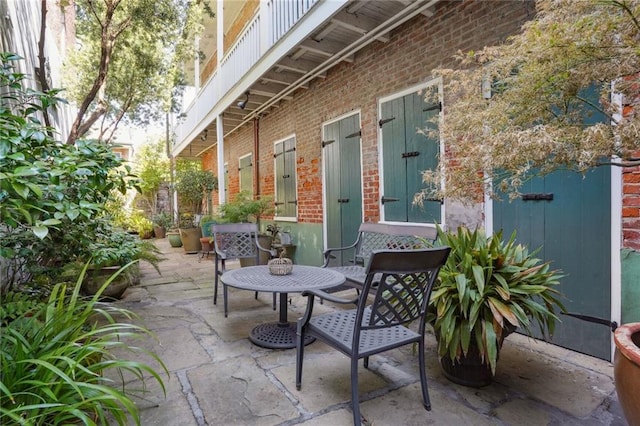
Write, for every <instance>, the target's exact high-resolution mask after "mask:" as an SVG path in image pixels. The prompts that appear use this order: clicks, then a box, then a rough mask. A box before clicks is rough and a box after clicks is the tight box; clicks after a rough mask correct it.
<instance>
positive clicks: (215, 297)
mask: <svg viewBox="0 0 640 426" xmlns="http://www.w3.org/2000/svg"><path fill="white" fill-rule="evenodd" d="M213 276H214V277H215V278H214V279H213V304H214V305H215V304H217V303H218V260H217V259H216V266H215V270H214V271H213Z"/></svg>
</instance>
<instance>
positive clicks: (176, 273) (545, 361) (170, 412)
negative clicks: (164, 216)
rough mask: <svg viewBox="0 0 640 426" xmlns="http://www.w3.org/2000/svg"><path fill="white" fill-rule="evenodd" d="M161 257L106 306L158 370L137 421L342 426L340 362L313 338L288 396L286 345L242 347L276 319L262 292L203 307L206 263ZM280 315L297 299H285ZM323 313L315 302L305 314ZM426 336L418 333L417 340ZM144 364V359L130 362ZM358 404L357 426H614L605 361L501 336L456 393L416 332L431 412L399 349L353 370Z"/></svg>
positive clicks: (300, 303) (209, 268)
mask: <svg viewBox="0 0 640 426" xmlns="http://www.w3.org/2000/svg"><path fill="white" fill-rule="evenodd" d="M156 244H157V246H158V247H159V248H160V249H161V250H162V251H163V253H164V254H165V257H166V260H165V261H163V262H162V263H161V264H160V269H161V272H162V275H158V273H157V272H156V271H155V270H154V269H153V268H152V267H151V266H150V265H148V264H144V263H143V264H142V265H141V270H142V272H143V277H142V282H141V284H140V285H139V286H135V287H131V288H130V289H128V290H127V292H126V293H125V296H124V298H123V299H122V300H121V301H120V302H117V303H119V304H120V305H123V306H124V307H127V308H129V309H131V310H132V311H134V312H136V313H137V314H138V315H139V316H140V318H141V321H142V322H143V323H144V324H145V325H146V326H147V327H148V328H150V329H151V330H152V331H153V332H154V333H155V334H156V336H157V338H158V341H152V340H148V341H144V342H141V343H140V344H139V345H140V346H143V347H145V348H147V349H151V350H153V351H155V352H156V353H157V354H158V355H159V356H160V358H161V359H162V360H163V361H164V363H165V364H166V366H167V368H168V370H169V373H170V376H169V377H168V378H167V376H166V375H164V376H163V377H164V379H165V385H166V388H167V394H166V398H165V397H164V396H163V394H162V391H161V389H160V386H159V385H158V384H157V383H156V382H154V381H148V385H149V389H150V391H151V392H150V393H148V394H146V396H145V398H144V399H140V400H139V401H138V405H139V407H140V410H141V422H142V425H145V426H146V425H161V426H169V425H176V426H178V425H180V426H186V425H197V426H204V425H298V424H302V425H308V426H311V425H314V426H316V425H322V426H324V425H332V426H334V425H350V424H352V415H351V408H350V398H351V396H350V395H351V394H350V383H349V377H350V373H349V369H350V363H349V360H348V358H347V357H345V356H344V355H342V354H340V353H339V352H337V351H335V350H333V349H331V348H329V347H328V346H326V345H324V344H322V343H320V342H315V343H313V344H311V345H309V346H307V348H306V350H305V365H304V372H303V382H302V389H301V390H300V391H297V390H296V388H295V349H288V350H268V349H263V348H261V347H258V346H255V345H253V344H252V343H251V342H249V340H248V339H247V336H248V335H249V332H250V330H251V329H252V328H253V327H254V326H256V325H258V324H261V323H264V322H270V321H275V320H277V313H276V312H274V311H273V310H272V305H271V303H272V297H271V294H266V293H261V294H260V295H259V297H258V299H257V300H256V299H254V293H253V292H250V291H241V290H234V289H230V295H229V317H228V318H224V314H223V310H222V297H221V289H220V293H219V295H220V298H219V301H218V305H213V286H212V284H213V259H212V257H209V258H204V259H202V261H199V256H198V255H195V254H185V253H184V251H183V250H182V249H181V248H172V247H170V245H169V244H168V242H167V240H166V239H162V240H156ZM290 297H291V303H290V305H289V319H290V320H295V319H297V318H298V317H299V316H301V315H302V312H303V311H304V308H305V303H306V299H305V298H303V297H301V296H299V295H295V294H294V295H290ZM330 309H334V308H333V307H332V306H331V304H330V303H325V304H324V305H318V307H317V308H316V309H315V313H318V312H322V311H326V310H330ZM430 332H431V330H429V333H430ZM140 359H146V360H147V361H148V362H149V363H150V364H152V365H154V364H153V361H152V360H151V359H150V358H145V357H142V355H140ZM359 374H360V376H359V380H360V391H359V392H360V407H361V412H362V415H363V416H364V418H365V419H366V421H367V422H368V424H370V425H375V426H383V425H430V424H433V425H527V426H534V425H625V424H626V422H625V420H624V418H623V416H622V411H621V409H620V406H619V404H618V401H617V396H616V392H615V388H614V384H613V367H612V364H611V363H609V362H607V361H603V360H600V359H596V358H593V357H589V356H586V355H582V354H579V353H576V352H572V351H569V350H566V349H563V348H560V347H557V346H553V345H549V344H546V343H544V342H540V341H535V340H532V339H528V338H526V337H524V336H521V335H511V336H509V338H508V339H507V340H506V342H505V345H504V347H503V349H502V352H501V354H500V361H499V362H498V368H497V372H496V377H495V380H494V383H492V384H491V385H489V386H487V387H484V388H481V389H474V388H467V387H464V386H460V385H456V384H453V383H451V382H450V381H448V380H447V379H446V378H445V377H444V376H443V374H442V372H441V371H440V366H439V365H438V361H437V357H436V348H435V338H434V337H433V335H432V334H430V335H429V336H427V377H428V382H429V394H430V397H431V403H432V410H431V411H425V410H424V408H423V406H422V399H421V396H420V379H419V375H418V365H417V355H415V354H414V353H413V352H412V348H411V346H407V347H405V348H403V349H397V350H393V351H389V352H387V353H384V354H382V355H378V356H374V357H372V358H371V361H370V369H369V370H366V369H364V368H363V367H362V368H360V373H359Z"/></svg>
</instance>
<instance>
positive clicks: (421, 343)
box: [418, 334, 431, 411]
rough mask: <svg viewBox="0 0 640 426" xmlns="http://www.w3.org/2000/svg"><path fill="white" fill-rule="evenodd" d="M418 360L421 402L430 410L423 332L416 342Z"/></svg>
mask: <svg viewBox="0 0 640 426" xmlns="http://www.w3.org/2000/svg"><path fill="white" fill-rule="evenodd" d="M418 362H419V363H420V386H421V387H422V404H423V405H424V408H425V409H426V410H427V411H431V401H430V400H429V390H428V389H427V372H426V368H427V367H426V366H425V365H424V363H425V359H424V334H423V335H422V338H421V339H420V341H419V342H418Z"/></svg>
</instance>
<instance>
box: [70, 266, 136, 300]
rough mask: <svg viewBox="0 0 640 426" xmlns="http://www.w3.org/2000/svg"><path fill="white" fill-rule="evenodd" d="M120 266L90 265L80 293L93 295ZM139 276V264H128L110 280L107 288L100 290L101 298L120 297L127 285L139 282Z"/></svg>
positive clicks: (113, 298) (112, 298)
mask: <svg viewBox="0 0 640 426" xmlns="http://www.w3.org/2000/svg"><path fill="white" fill-rule="evenodd" d="M120 268H121V266H104V267H101V268H94V267H90V268H89V269H88V270H87V275H86V277H85V280H84V281H83V283H82V293H83V294H84V295H86V296H93V295H94V294H96V293H97V292H98V290H99V289H100V288H101V287H102V285H103V284H104V283H105V282H106V281H107V280H108V279H109V278H110V277H111V276H112V275H113V274H115V273H116V272H118V270H119V269H120ZM139 278H140V268H139V265H138V264H137V263H136V264H134V265H131V266H129V267H128V268H127V269H125V270H124V271H122V272H121V273H120V275H118V276H117V277H116V278H115V279H114V280H113V281H111V283H110V284H109V285H108V286H107V288H106V289H105V290H104V291H103V292H102V295H101V299H106V300H115V299H120V298H121V297H122V295H123V294H124V292H125V291H126V290H127V289H128V288H129V287H131V286H132V285H134V284H136V283H137V282H139Z"/></svg>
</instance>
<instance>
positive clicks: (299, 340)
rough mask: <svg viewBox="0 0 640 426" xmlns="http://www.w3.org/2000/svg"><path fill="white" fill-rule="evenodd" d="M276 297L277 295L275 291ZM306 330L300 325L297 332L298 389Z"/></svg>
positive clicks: (300, 384)
mask: <svg viewBox="0 0 640 426" xmlns="http://www.w3.org/2000/svg"><path fill="white" fill-rule="evenodd" d="M273 294H274V297H275V293H273ZM302 342H304V332H303V330H302V329H301V327H300V326H298V332H297V333H296V389H297V390H300V387H301V386H302V361H303V360H304V344H303V343H302Z"/></svg>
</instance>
